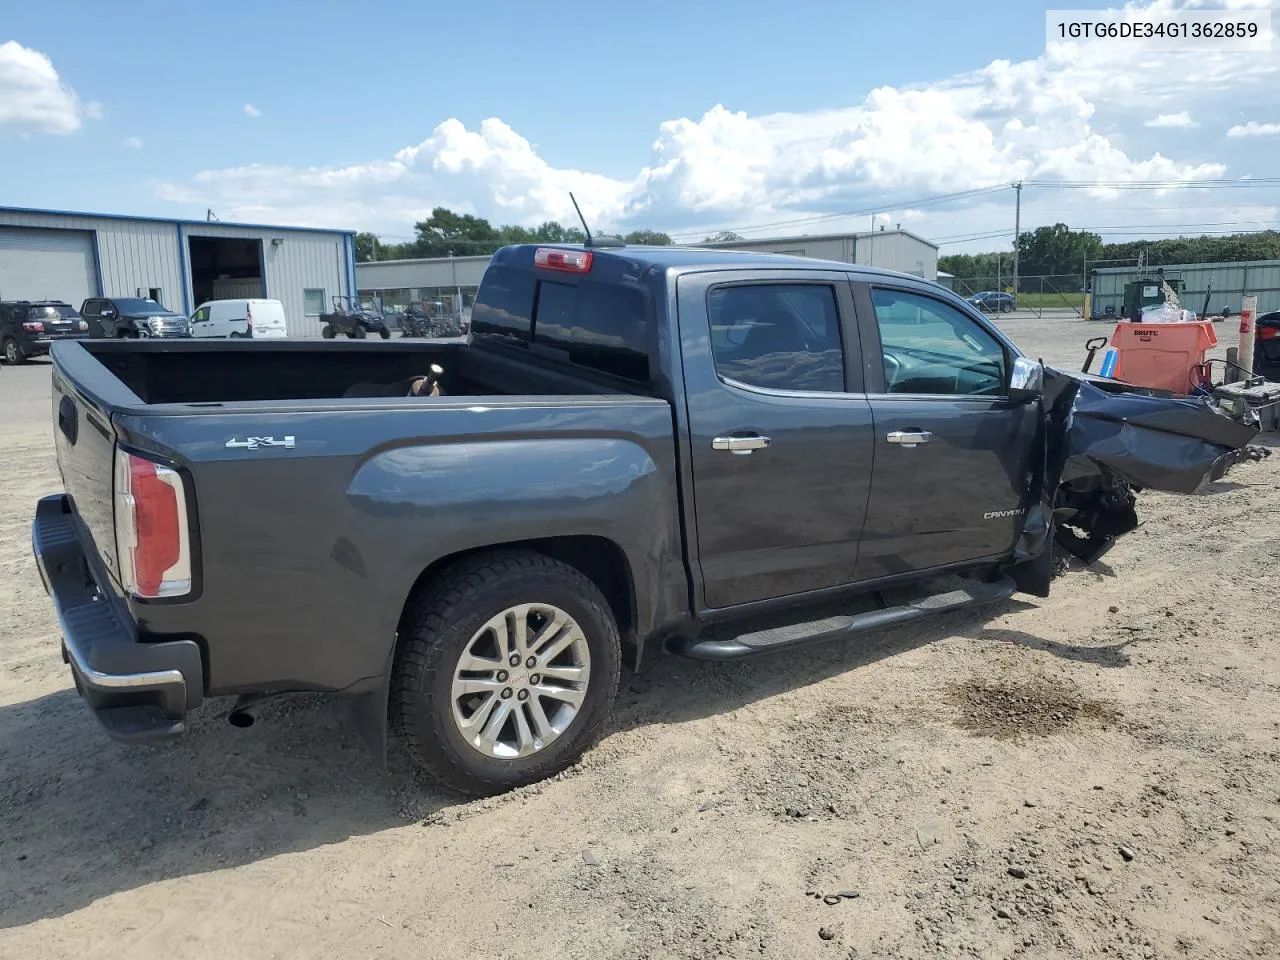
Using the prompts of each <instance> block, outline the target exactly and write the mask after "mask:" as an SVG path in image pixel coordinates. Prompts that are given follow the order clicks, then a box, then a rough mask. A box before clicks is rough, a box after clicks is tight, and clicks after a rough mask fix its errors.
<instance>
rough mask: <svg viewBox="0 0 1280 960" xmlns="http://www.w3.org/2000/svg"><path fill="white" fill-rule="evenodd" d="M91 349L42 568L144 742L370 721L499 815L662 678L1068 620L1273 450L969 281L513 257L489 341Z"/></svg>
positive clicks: (497, 288) (38, 549) (61, 437)
mask: <svg viewBox="0 0 1280 960" xmlns="http://www.w3.org/2000/svg"><path fill="white" fill-rule="evenodd" d="M53 357H54V368H53V374H52V378H53V379H52V383H53V417H54V421H55V427H54V439H55V441H56V446H57V457H58V464H59V467H60V470H61V474H62V479H63V484H64V492H63V493H59V494H56V495H54V496H50V497H46V498H45V499H43V500H41V501H40V502H39V504H38V506H37V510H36V517H35V522H34V527H33V545H34V550H35V554H36V557H37V559H38V565H39V568H40V570H41V575H42V577H43V578H44V582H45V585H46V587H47V589H48V590H49V592H50V594H51V596H52V598H53V601H54V604H55V607H56V610H57V614H58V617H59V620H60V624H61V631H62V635H63V644H62V649H63V656H64V658H65V659H66V661H67V662H68V663H69V665H70V667H71V671H72V674H73V676H74V680H75V684H76V687H77V689H78V690H79V691H80V693H81V695H82V696H83V698H84V699H85V700H86V701H87V703H88V705H89V707H90V708H91V709H92V710H93V712H94V713H95V714H96V716H97V718H98V719H99V720H100V721H101V723H102V724H103V725H104V726H105V728H106V731H107V732H108V733H109V734H110V735H111V736H113V737H115V738H117V739H119V740H123V741H131V742H146V741H154V740H159V739H164V738H169V737H173V736H177V735H179V734H181V733H182V732H183V730H184V727H185V722H186V721H185V718H186V716H187V714H188V713H189V712H190V711H191V710H192V709H193V708H195V707H196V706H197V705H199V704H200V703H201V702H202V701H203V700H205V699H206V698H210V697H216V696H223V695H236V696H238V697H239V699H238V701H237V703H236V707H235V709H234V711H233V712H232V713H231V714H230V718H231V719H232V721H233V722H235V721H237V720H239V721H240V723H241V724H242V725H243V724H246V723H248V722H250V721H251V717H252V715H251V714H249V713H248V712H247V711H248V710H249V709H250V708H251V705H252V704H253V703H254V701H256V700H259V699H261V698H263V697H268V696H274V695H277V694H281V693H286V692H297V691H328V692H332V693H340V694H344V695H347V696H350V697H352V698H355V703H356V705H357V708H358V715H359V717H361V718H362V725H363V727H364V728H366V729H367V730H368V732H369V733H370V734H371V737H372V742H373V743H374V745H375V747H376V748H377V749H378V751H379V752H382V751H384V750H385V739H386V731H387V730H388V729H389V728H390V729H394V730H396V731H398V732H399V733H400V735H401V737H402V738H403V741H404V743H405V745H406V747H407V750H408V752H409V754H410V755H411V756H412V757H413V759H414V760H415V761H416V762H417V763H419V764H420V765H421V766H422V767H424V768H425V769H426V770H427V771H428V772H429V773H431V774H433V775H434V776H435V777H437V778H438V779H439V780H441V781H443V782H444V783H446V784H448V785H450V786H452V787H454V788H456V789H458V790H461V791H464V792H467V793H471V794H486V793H494V792H499V791H503V790H506V789H509V788H511V787H514V786H517V785H520V784H526V783H530V782H532V781H536V780H539V779H541V778H545V777H547V776H549V775H551V774H554V773H556V772H558V771H560V770H562V769H564V768H565V767H567V766H569V765H570V764H572V763H573V762H574V761H575V760H576V759H577V758H578V757H579V755H580V754H581V753H582V752H583V751H584V750H585V749H586V748H587V747H588V746H589V745H590V744H591V743H592V742H593V740H594V739H595V738H596V737H597V736H598V735H599V734H600V732H601V730H602V728H603V726H604V724H605V722H606V718H607V716H608V714H609V710H610V707H611V704H612V703H613V700H614V696H615V691H616V688H617V684H618V679H619V670H620V665H621V663H622V661H623V659H624V655H629V656H630V657H631V658H632V659H633V660H634V661H635V663H636V664H637V665H638V664H639V663H640V660H641V657H642V655H643V653H644V651H645V650H646V649H651V650H652V649H657V648H662V649H665V650H667V651H671V652H675V653H680V654H684V655H687V656H690V657H698V658H703V659H710V660H725V659H732V658H737V657H744V656H748V655H752V654H758V653H766V652H776V651H780V650H784V649H787V650H790V649H791V648H794V647H796V646H798V645H801V644H805V643H808V642H812V641H816V640H823V639H831V638H836V637H845V636H850V635H853V634H856V633H858V632H861V631H867V630H873V629H878V628H882V627H885V626H887V625H890V624H895V623H900V622H903V621H907V620H911V619H914V618H917V617H922V616H925V615H927V614H933V613H938V612H941V611H946V610H953V609H956V608H958V607H962V606H967V605H970V604H975V603H981V602H988V601H994V600H998V599H1001V598H1005V597H1008V596H1010V595H1011V594H1012V593H1014V592H1015V590H1022V591H1025V592H1029V593H1032V594H1035V595H1038V596H1044V595H1047V593H1048V589H1049V582H1050V579H1051V577H1052V575H1053V573H1054V569H1055V554H1054V549H1053V543H1054V541H1055V540H1056V541H1057V542H1058V543H1059V544H1060V545H1061V546H1063V547H1065V548H1066V549H1067V550H1069V551H1070V552H1072V553H1075V554H1076V555H1078V556H1081V557H1084V558H1086V559H1092V558H1093V557H1096V556H1097V555H1099V554H1100V553H1101V552H1102V550H1104V549H1105V548H1106V546H1107V545H1109V544H1110V542H1111V541H1112V540H1113V539H1114V538H1115V537H1116V536H1117V535H1119V534H1122V533H1124V532H1126V531H1127V530H1129V529H1132V527H1133V526H1134V525H1136V522H1137V520H1136V515H1135V513H1134V503H1135V498H1134V492H1135V489H1137V488H1139V487H1142V486H1163V487H1165V488H1167V489H1178V490H1186V491H1191V490H1194V489H1196V488H1197V487H1198V486H1199V485H1201V484H1202V483H1204V482H1205V481H1206V480H1209V479H1213V478H1214V477H1216V476H1220V475H1221V473H1222V472H1223V471H1224V470H1225V469H1226V468H1227V466H1229V465H1230V463H1232V462H1234V460H1235V459H1238V458H1239V455H1240V450H1241V449H1242V448H1243V447H1245V445H1246V444H1247V443H1248V440H1249V439H1251V438H1252V436H1253V435H1254V433H1256V431H1255V430H1253V429H1252V428H1248V427H1243V426H1241V425H1239V424H1235V423H1232V422H1231V421H1229V420H1226V419H1225V418H1223V417H1220V416H1217V415H1215V414H1213V413H1210V412H1208V411H1207V410H1206V409H1205V408H1204V407H1203V405H1200V404H1197V403H1196V402H1193V401H1188V400H1174V399H1167V398H1161V397H1157V396H1154V395H1142V394H1139V393H1132V392H1121V391H1124V390H1125V388H1124V387H1123V385H1115V384H1114V383H1112V384H1109V385H1108V384H1106V383H1104V382H1102V381H1099V380H1096V379H1095V380H1093V381H1090V380H1089V379H1088V378H1083V377H1081V376H1080V375H1075V376H1069V375H1064V374H1059V373H1056V372H1054V371H1046V370H1045V369H1044V368H1043V367H1042V366H1041V364H1039V363H1037V362H1035V361H1033V360H1031V359H1029V358H1026V357H1024V356H1022V355H1021V354H1020V352H1019V351H1018V349H1017V348H1016V347H1015V346H1014V344H1013V343H1012V342H1011V341H1010V340H1009V339H1008V338H1006V337H1005V336H1004V335H1003V334H1001V332H1000V331H999V330H997V329H996V328H995V327H994V326H992V325H991V324H990V323H989V322H988V321H987V320H986V319H984V318H983V316H982V315H981V314H980V313H979V312H978V311H977V310H976V309H974V308H973V307H972V306H970V305H968V304H966V303H965V302H964V301H963V300H961V299H960V298H959V297H957V296H955V295H954V294H952V293H951V292H950V291H947V290H944V289H942V288H941V287H939V286H937V285H935V284H932V283H928V282H925V281H923V280H920V279H916V278H914V277H909V276H903V275H898V274H893V273H887V272H884V271H878V270H872V269H869V268H865V267H861V266H853V265H850V264H846V263H827V262H822V261H814V260H803V259H797V258H792V257H786V256H768V255H757V254H746V253H725V252H721V251H712V250H686V249H675V248H644V247H639V248H634V247H614V246H610V247H603V246H602V247H586V248H584V247H569V246H552V247H545V246H544V247H534V246H527V245H522V246H513V247H507V248H505V249H503V250H501V251H499V252H498V253H497V254H496V255H495V256H494V258H493V260H492V262H491V264H490V265H489V267H488V270H487V272H486V273H485V276H484V281H483V283H482V284H481V286H480V289H479V293H478V296H477V298H476V302H475V307H474V312H473V316H472V327H471V330H470V334H469V337H468V339H467V340H465V341H457V342H423V341H410V340H401V341H398V342H387V343H382V342H377V343H367V342H366V343H336V342H323V341H313V342H301V341H294V342H289V341H269V342H261V343H256V342H243V343H240V342H233V343H227V342H217V343H214V342H200V341H190V340H171V341H160V340H154V339H153V340H149V341H125V342H119V341H117V342H112V341H105V340H104V341H85V342H83V343H59V344H57V345H56V346H55V347H54V351H53ZM429 370H432V371H435V373H434V374H433V375H434V376H435V377H436V379H435V381H434V382H435V383H436V385H437V386H438V387H439V388H440V390H439V392H440V394H441V395H439V396H416V395H415V396H408V395H406V391H405V390H404V384H406V383H412V382H414V378H415V376H417V375H420V374H426V373H427V371H429ZM370 384H373V385H375V387H374V388H373V389H370V387H369V385H370ZM378 385H385V389H384V388H383V387H379V386H378ZM944 581H945V582H944Z"/></svg>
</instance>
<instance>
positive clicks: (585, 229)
mask: <svg viewBox="0 0 1280 960" xmlns="http://www.w3.org/2000/svg"><path fill="white" fill-rule="evenodd" d="M569 202H570V203H572V204H573V209H574V210H576V211H577V212H578V219H579V220H581V221H582V231H583V233H585V234H586V235H587V243H586V245H587V246H588V247H589V246H591V228H590V227H588V226H587V218H586V217H584V216H583V215H582V208H581V207H579V206H578V201H577V200H575V199H574V198H573V193H572V191H570V193H569Z"/></svg>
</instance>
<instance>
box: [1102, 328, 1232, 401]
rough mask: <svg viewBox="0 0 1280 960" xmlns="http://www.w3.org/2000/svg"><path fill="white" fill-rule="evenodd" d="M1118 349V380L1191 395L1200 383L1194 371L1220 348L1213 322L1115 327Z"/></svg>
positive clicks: (1115, 373) (1114, 343)
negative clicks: (1212, 352) (1206, 356)
mask: <svg viewBox="0 0 1280 960" xmlns="http://www.w3.org/2000/svg"><path fill="white" fill-rule="evenodd" d="M1111 345H1112V346H1113V347H1115V348H1116V367H1115V371H1114V373H1113V374H1112V376H1114V377H1115V378H1116V379H1117V380H1123V381H1125V382H1126V383H1132V384H1135V385H1136V386H1139V387H1151V388H1152V389H1154V390H1168V391H1170V392H1171V393H1179V394H1188V393H1191V391H1192V390H1193V389H1194V387H1195V386H1197V385H1198V383H1199V378H1198V377H1197V376H1196V373H1195V367H1196V366H1197V365H1198V364H1202V363H1204V355H1205V352H1206V351H1207V350H1211V349H1213V348H1214V347H1216V346H1217V345H1218V335H1217V334H1216V333H1215V332H1214V330H1213V322H1212V321H1210V320H1204V321H1196V322H1194V323H1127V322H1121V323H1118V324H1116V330H1115V333H1113V334H1112V335H1111Z"/></svg>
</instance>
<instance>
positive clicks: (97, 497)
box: [52, 359, 117, 578]
mask: <svg viewBox="0 0 1280 960" xmlns="http://www.w3.org/2000/svg"><path fill="white" fill-rule="evenodd" d="M104 372H105V371H104ZM52 387H53V421H54V424H53V439H54V446H55V447H56V449H57V454H58V470H59V472H60V473H61V474H62V485H63V488H64V489H65V490H66V492H67V494H68V495H69V496H70V498H71V502H72V504H73V506H74V507H75V512H76V515H77V516H78V518H79V520H80V522H81V523H82V524H83V526H84V528H85V530H86V531H87V532H88V534H89V536H90V537H92V538H93V545H94V547H95V548H96V550H97V552H98V554H99V556H101V558H102V561H103V563H104V564H105V565H106V567H107V569H108V570H110V571H111V575H112V577H113V578H117V570H116V567H117V562H116V550H115V521H114V515H113V512H112V502H111V495H112V471H113V468H114V463H115V431H114V430H113V429H112V426H111V415H110V411H109V409H108V408H107V407H106V405H105V404H103V403H102V402H101V401H98V400H95V399H94V398H93V397H92V395H91V394H90V393H89V392H88V391H85V390H82V389H80V388H78V387H77V386H76V384H75V382H74V380H73V379H72V377H71V376H69V375H67V373H66V372H64V370H63V369H62V368H61V364H58V363H57V362H56V359H55V366H54V370H53V376H52ZM87 546H88V545H87V544H86V547H87Z"/></svg>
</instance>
